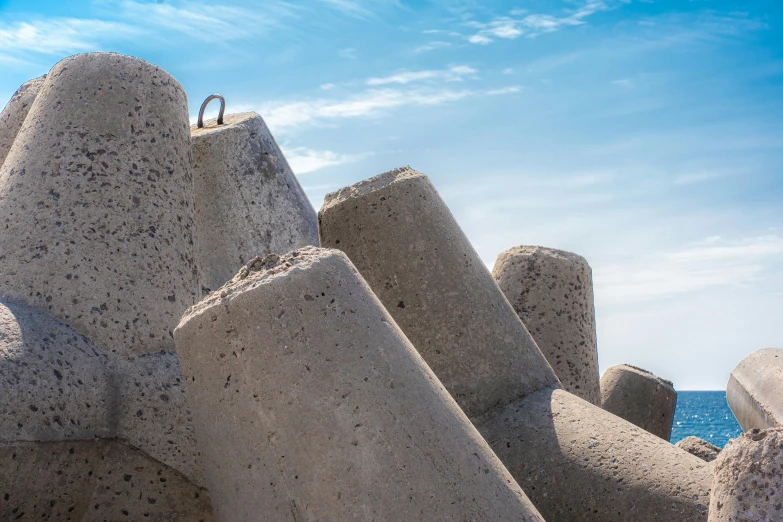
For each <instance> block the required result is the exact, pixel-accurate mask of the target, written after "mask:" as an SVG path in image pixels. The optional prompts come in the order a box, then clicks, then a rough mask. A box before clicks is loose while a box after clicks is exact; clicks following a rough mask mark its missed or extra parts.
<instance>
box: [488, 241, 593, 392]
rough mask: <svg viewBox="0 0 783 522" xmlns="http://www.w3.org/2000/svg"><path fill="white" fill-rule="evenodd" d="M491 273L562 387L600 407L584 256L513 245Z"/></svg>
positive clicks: (589, 285)
mask: <svg viewBox="0 0 783 522" xmlns="http://www.w3.org/2000/svg"><path fill="white" fill-rule="evenodd" d="M492 277H493V278H494V279H495V282H496V283H497V284H498V286H499V287H500V290H502V291H503V294H504V295H505V296H506V299H508V302H509V303H511V306H512V307H513V308H514V311H515V312H516V313H517V315H519V318H520V319H522V322H523V323H524V324H525V326H526V327H527V329H528V331H529V332H530V335H532V336H533V339H535V341H536V344H537V345H538V348H539V349H540V350H541V352H542V353H543V354H544V357H546V360H547V361H548V362H549V364H550V365H551V366H552V369H553V370H554V371H555V374H556V375H557V377H558V379H560V382H561V384H562V385H563V389H565V390H566V391H569V392H571V393H573V394H574V395H576V396H578V397H581V398H582V399H584V400H586V401H588V402H591V403H593V404H595V405H596V406H600V405H601V388H600V384H599V377H598V348H597V345H596V335H595V305H594V304H593V273H592V270H591V269H590V265H588V264H587V261H586V260H585V258H583V257H582V256H579V255H577V254H573V253H571V252H565V251H563V250H556V249H553V248H545V247H539V246H518V247H514V248H511V249H509V250H506V251H505V252H503V253H501V254H500V255H499V256H498V258H497V260H496V261H495V266H494V268H493V269H492Z"/></svg>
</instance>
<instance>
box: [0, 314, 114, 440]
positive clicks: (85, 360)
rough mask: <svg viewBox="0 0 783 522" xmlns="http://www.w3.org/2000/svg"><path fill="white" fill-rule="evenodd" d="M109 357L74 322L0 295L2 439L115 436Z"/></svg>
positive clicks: (0, 429)
mask: <svg viewBox="0 0 783 522" xmlns="http://www.w3.org/2000/svg"><path fill="white" fill-rule="evenodd" d="M118 406H119V396H118V394H117V390H116V389H115V388H114V387H113V386H112V382H111V375H110V373H109V371H108V357H107V356H106V355H104V354H103V353H101V352H100V351H99V350H98V349H97V348H96V347H95V345H93V344H92V343H91V342H90V341H88V340H87V339H85V338H84V337H82V336H81V335H80V334H78V333H77V332H76V331H74V330H73V329H72V328H70V327H69V326H66V325H64V324H63V323H61V322H60V321H58V320H56V319H55V318H53V317H51V316H50V315H48V314H45V313H43V312H40V311H38V310H35V309H33V308H30V307H28V306H25V305H21V304H17V303H10V302H6V301H0V441H5V442H9V441H18V440H28V441H35V440H65V439H88V438H92V437H112V436H114V434H115V433H116V414H113V413H112V412H115V411H116V410H117V408H118Z"/></svg>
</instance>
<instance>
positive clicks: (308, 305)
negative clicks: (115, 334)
mask: <svg viewBox="0 0 783 522" xmlns="http://www.w3.org/2000/svg"><path fill="white" fill-rule="evenodd" d="M255 270H259V271H258V272H254V271H255ZM174 335H175V339H176V345H177V351H178V353H179V355H180V359H181V361H182V365H183V371H184V375H185V378H186V382H187V392H188V395H189V397H190V399H191V404H192V405H193V406H194V408H195V420H196V426H197V435H198V441H199V445H200V446H201V448H202V452H203V455H204V465H205V471H206V475H207V481H208V484H209V490H210V493H211V496H212V500H213V503H214V506H215V515H216V518H217V519H218V520H231V521H246V520H248V521H249V520H260V519H263V520H290V521H298V520H333V521H343V520H379V521H380V520H389V521H391V520H524V521H541V520H542V518H541V517H540V515H539V514H538V513H537V511H536V510H535V508H534V507H533V506H532V504H531V503H530V502H529V501H528V499H527V498H526V497H525V495H524V493H523V492H522V490H521V489H520V488H519V486H518V485H517V484H516V482H515V481H514V479H513V478H512V477H511V475H510V474H509V473H508V471H507V470H506V469H505V468H504V467H503V465H502V464H501V463H500V461H499V460H498V459H497V457H496V456H495V455H494V453H493V452H492V451H491V450H490V449H489V447H488V446H487V445H486V443H485V442H484V440H483V439H482V438H481V436H480V435H479V434H478V432H476V430H475V429H474V428H473V426H471V424H470V421H469V420H468V419H467V418H466V417H465V416H464V414H463V413H462V412H461V411H460V409H459V407H458V406H457V404H456V403H455V402H454V400H453V399H452V398H451V397H450V396H449V395H448V393H447V392H446V390H445V389H444V388H443V386H442V385H441V384H440V382H439V381H438V379H437V378H436V377H435V375H434V374H433V373H432V371H431V370H430V369H429V367H428V366H427V365H426V363H425V362H424V361H423V360H422V359H421V357H420V356H419V354H418V353H417V352H416V351H415V349H414V348H413V346H411V344H410V343H409V342H408V340H407V339H406V338H405V336H404V335H403V333H402V332H401V331H400V329H399V328H398V327H397V325H396V324H395V323H394V321H393V320H392V318H391V317H390V316H389V314H388V313H387V312H386V311H385V310H384V308H383V306H382V305H381V303H380V302H379V301H378V300H377V298H376V297H375V295H374V294H373V293H372V291H371V290H370V289H369V287H368V286H367V284H366V283H365V282H364V280H363V279H362V278H361V276H360V275H359V274H358V272H357V271H356V269H355V268H354V267H353V265H351V263H350V262H349V261H348V259H347V258H346V257H345V255H344V254H342V253H340V252H338V251H335V250H325V249H316V248H312V247H308V248H305V249H302V250H299V251H296V252H292V253H290V254H288V255H286V256H283V257H279V256H276V255H272V256H268V257H267V258H265V260H264V261H256V262H254V263H253V265H252V266H251V267H250V270H248V269H245V270H243V271H242V272H241V273H240V275H239V276H238V277H237V278H236V279H235V280H234V281H233V282H231V283H230V284H228V285H226V286H224V287H223V288H221V289H220V290H219V291H217V292H214V293H212V294H210V296H208V297H207V298H206V299H204V300H203V301H201V302H200V303H199V304H198V305H196V306H194V307H193V308H191V309H190V310H189V311H188V313H187V314H186V315H185V316H184V317H183V319H182V322H181V323H180V325H179V326H178V327H177V329H176V330H175V333H174Z"/></svg>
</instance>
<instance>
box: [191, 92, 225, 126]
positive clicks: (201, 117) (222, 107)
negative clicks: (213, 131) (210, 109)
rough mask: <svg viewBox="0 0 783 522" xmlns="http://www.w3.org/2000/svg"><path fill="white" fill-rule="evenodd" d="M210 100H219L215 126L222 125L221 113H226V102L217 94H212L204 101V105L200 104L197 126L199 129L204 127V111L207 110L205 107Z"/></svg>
mask: <svg viewBox="0 0 783 522" xmlns="http://www.w3.org/2000/svg"><path fill="white" fill-rule="evenodd" d="M212 100H220V112H219V113H218V117H217V124H218V125H223V113H224V112H226V100H225V99H224V98H223V97H222V96H221V95H219V94H213V95H212V96H209V97H208V98H207V99H206V100H204V103H202V104H201V109H200V110H199V111H198V123H197V126H198V128H199V129H201V128H202V127H204V110H205V109H206V108H207V105H209V102H211V101H212Z"/></svg>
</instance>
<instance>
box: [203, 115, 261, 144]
mask: <svg viewBox="0 0 783 522" xmlns="http://www.w3.org/2000/svg"><path fill="white" fill-rule="evenodd" d="M256 120H261V123H262V124H264V125H266V124H265V123H264V119H263V118H262V117H261V115H260V114H258V113H256V112H240V113H237V114H227V115H226V116H225V117H223V123H221V124H220V125H218V123H217V118H211V119H209V120H204V126H203V127H201V128H199V127H198V125H196V124H193V125H191V126H190V136H191V137H193V138H196V137H201V136H206V135H209V134H213V133H215V132H220V131H223V130H226V129H230V128H232V127H234V126H236V125H242V124H243V123H245V122H248V121H250V122H254V123H255V122H256Z"/></svg>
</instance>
